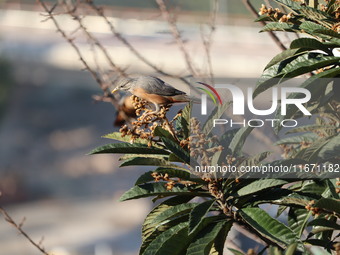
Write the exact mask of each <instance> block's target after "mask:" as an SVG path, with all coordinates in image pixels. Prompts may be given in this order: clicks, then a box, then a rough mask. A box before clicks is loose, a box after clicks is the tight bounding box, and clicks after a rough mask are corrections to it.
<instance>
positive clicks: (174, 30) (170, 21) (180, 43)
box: [156, 0, 198, 77]
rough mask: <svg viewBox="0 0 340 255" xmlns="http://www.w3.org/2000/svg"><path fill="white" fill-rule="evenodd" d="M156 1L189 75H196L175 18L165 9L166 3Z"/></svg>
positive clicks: (161, 0)
mask: <svg viewBox="0 0 340 255" xmlns="http://www.w3.org/2000/svg"><path fill="white" fill-rule="evenodd" d="M156 3H157V4H158V7H159V9H160V11H161V13H162V15H163V17H164V19H165V20H166V21H167V22H168V24H169V26H170V29H171V32H172V35H173V37H174V38H175V40H176V42H177V45H178V47H179V49H180V51H181V52H182V54H183V57H184V60H185V63H186V65H187V68H188V69H189V71H190V73H191V75H192V76H193V77H197V76H198V74H197V72H196V71H195V68H194V66H193V64H192V63H193V62H192V59H191V57H190V55H189V53H188V51H187V49H186V48H185V46H184V41H183V39H182V37H181V34H180V33H179V31H178V28H177V25H176V20H175V19H174V18H173V17H172V16H171V15H170V12H169V10H168V9H167V7H166V5H165V3H164V1H163V0H156Z"/></svg>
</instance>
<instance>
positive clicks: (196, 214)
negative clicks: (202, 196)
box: [189, 200, 215, 234]
mask: <svg viewBox="0 0 340 255" xmlns="http://www.w3.org/2000/svg"><path fill="white" fill-rule="evenodd" d="M214 203H215V200H208V201H205V202H203V203H200V204H198V205H196V206H195V207H194V208H193V210H192V211H191V213H190V218H189V234H192V233H193V232H194V231H195V230H196V229H197V228H198V227H199V225H200V223H201V222H202V221H203V218H204V216H205V215H206V214H207V213H208V212H209V210H210V209H211V207H212V206H213V204H214Z"/></svg>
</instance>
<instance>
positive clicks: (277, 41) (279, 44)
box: [242, 0, 287, 50]
mask: <svg viewBox="0 0 340 255" xmlns="http://www.w3.org/2000/svg"><path fill="white" fill-rule="evenodd" d="M242 1H243V3H244V5H245V6H246V7H247V8H248V10H249V11H250V12H251V13H253V14H254V16H255V17H256V18H258V17H259V14H258V12H257V11H256V9H255V8H254V6H253V5H252V4H251V3H250V0H242ZM260 23H261V24H262V25H263V26H265V25H266V22H264V21H260ZM268 33H269V36H270V37H271V38H272V39H273V41H274V42H275V43H276V45H277V46H278V47H279V48H280V49H281V50H286V49H287V47H286V46H285V45H284V44H283V43H282V42H281V40H280V38H279V37H277V35H276V34H275V33H274V32H273V31H269V32H268Z"/></svg>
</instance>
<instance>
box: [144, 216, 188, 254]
mask: <svg viewBox="0 0 340 255" xmlns="http://www.w3.org/2000/svg"><path fill="white" fill-rule="evenodd" d="M187 228H188V223H187V222H183V223H180V224H178V225H176V226H174V227H172V228H170V229H168V230H166V231H164V232H163V233H161V234H160V235H159V236H157V237H156V238H155V239H154V240H153V241H152V242H151V243H150V244H149V246H148V247H147V248H146V249H145V250H144V252H143V255H181V254H183V253H184V252H185V250H186V247H187V246H188V244H189V243H190V239H189V238H188V232H187V231H188V230H187Z"/></svg>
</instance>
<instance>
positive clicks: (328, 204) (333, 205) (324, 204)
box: [313, 198, 340, 214]
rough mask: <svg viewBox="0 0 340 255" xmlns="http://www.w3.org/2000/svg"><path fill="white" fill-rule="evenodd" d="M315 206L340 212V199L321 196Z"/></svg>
mask: <svg viewBox="0 0 340 255" xmlns="http://www.w3.org/2000/svg"><path fill="white" fill-rule="evenodd" d="M313 206H314V207H318V208H321V209H323V210H326V211H329V212H335V213H338V214H340V200H339V199H334V198H321V199H319V200H318V201H317V202H316V204H315V205H313Z"/></svg>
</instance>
